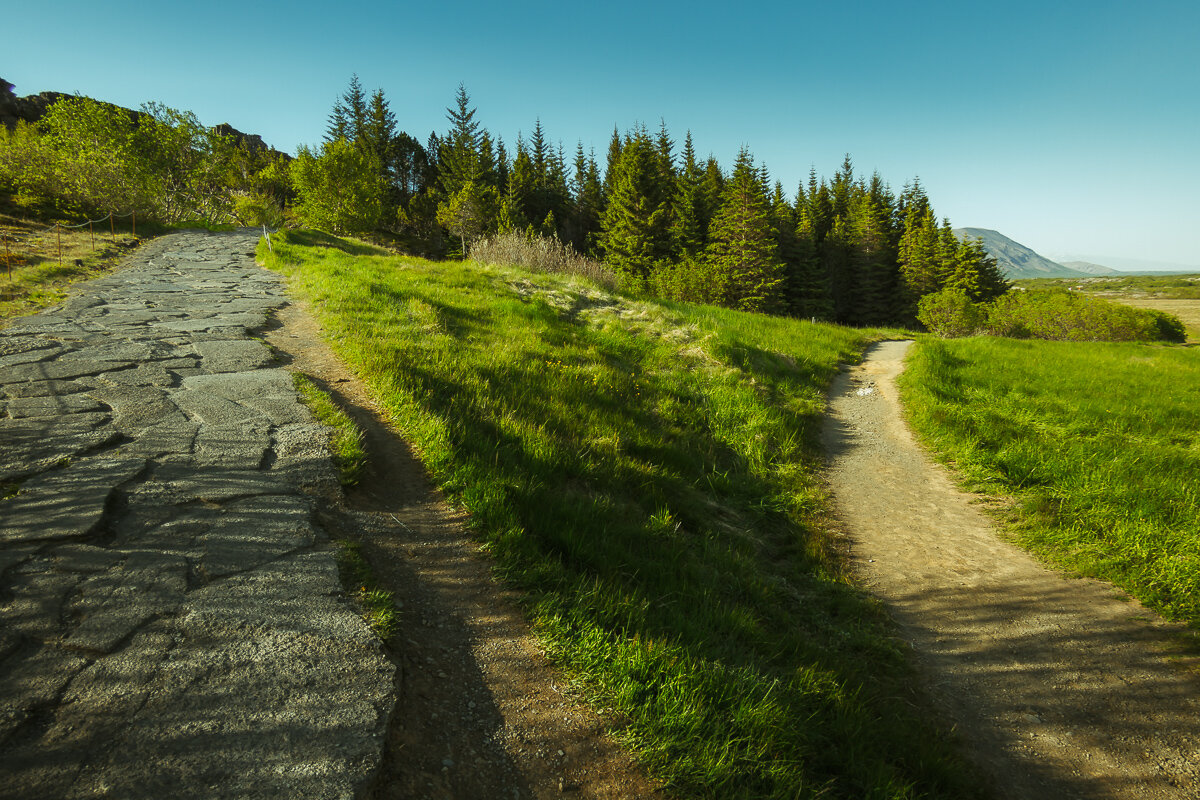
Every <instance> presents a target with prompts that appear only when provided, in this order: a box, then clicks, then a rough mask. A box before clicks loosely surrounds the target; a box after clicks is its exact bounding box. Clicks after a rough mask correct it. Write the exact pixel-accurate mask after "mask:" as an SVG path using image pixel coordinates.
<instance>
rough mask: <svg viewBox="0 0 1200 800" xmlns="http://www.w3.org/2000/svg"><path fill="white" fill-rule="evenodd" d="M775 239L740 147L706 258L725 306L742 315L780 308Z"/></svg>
mask: <svg viewBox="0 0 1200 800" xmlns="http://www.w3.org/2000/svg"><path fill="white" fill-rule="evenodd" d="M777 235H778V232H777V231H776V230H775V228H774V227H773V226H772V224H771V218H770V212H769V210H768V206H767V198H766V195H765V193H764V191H763V187H762V184H761V183H760V182H759V180H758V175H757V173H756V171H755V169H754V162H753V161H752V160H751V158H750V153H749V151H748V150H746V149H743V150H742V151H741V152H740V153H739V154H738V159H737V164H736V165H735V166H734V169H733V176H732V177H731V178H730V180H729V182H728V183H727V184H726V186H725V194H724V197H723V198H722V201H721V207H720V209H719V210H718V211H717V214H716V216H714V217H713V220H712V225H711V227H710V229H709V245H708V252H707V258H708V260H709V262H710V263H711V265H712V268H713V271H714V272H716V273H717V274H719V275H721V276H722V278H721V284H722V287H723V290H724V297H723V298H722V300H723V301H724V303H723V304H725V305H728V306H730V307H732V308H738V309H742V310H745V311H773V310H778V309H780V308H781V307H782V303H781V302H780V298H779V295H780V293H781V291H780V287H781V285H782V284H783V281H784V267H783V263H782V262H781V261H780V260H779V256H778V253H777V247H776V237H777Z"/></svg>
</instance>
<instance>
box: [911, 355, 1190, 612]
mask: <svg viewBox="0 0 1200 800" xmlns="http://www.w3.org/2000/svg"><path fill="white" fill-rule="evenodd" d="M901 389H902V393H903V398H904V402H905V406H906V408H908V409H909V413H910V420H911V422H912V424H913V427H914V428H915V429H916V430H917V431H918V432H919V433H920V434H921V435H922V437H923V438H924V439H925V441H927V442H929V443H930V444H931V446H932V447H933V448H934V450H935V451H936V452H938V453H939V454H940V455H941V457H942V458H944V459H946V460H947V461H951V462H953V463H954V464H955V467H956V469H957V470H958V471H959V473H960V475H961V476H962V477H963V479H964V480H965V481H966V482H967V483H968V485H969V486H971V487H972V488H975V489H977V490H981V491H984V492H987V493H989V494H997V495H1008V496H1012V497H1013V498H1015V500H1016V503H1015V504H1013V505H1012V509H1013V510H1012V513H1011V517H1010V518H1009V520H1008V521H1009V523H1010V526H1011V529H1012V531H1013V532H1014V534H1015V535H1016V536H1017V537H1018V538H1019V539H1020V541H1021V542H1022V543H1024V544H1025V545H1027V546H1029V547H1031V548H1032V549H1034V550H1035V551H1037V552H1038V553H1040V554H1041V555H1042V556H1044V557H1045V558H1047V559H1049V560H1051V561H1053V562H1055V563H1057V564H1061V565H1063V566H1066V567H1068V568H1071V569H1075V570H1078V571H1080V572H1082V573H1084V574H1086V575H1091V576H1094V577H1098V578H1102V579H1105V580H1109V581H1112V582H1114V583H1116V584H1118V585H1119V586H1121V587H1123V588H1124V589H1126V590H1128V591H1129V592H1130V593H1131V594H1133V595H1134V596H1135V597H1137V598H1138V599H1140V600H1141V601H1143V602H1144V603H1146V604H1147V605H1149V606H1151V607H1152V608H1155V609H1156V610H1159V611H1161V612H1163V613H1165V614H1167V615H1168V616H1171V617H1174V618H1176V619H1180V620H1184V621H1186V622H1187V623H1188V624H1190V625H1191V626H1192V627H1193V628H1200V551H1198V550H1197V547H1196V532H1197V531H1200V491H1198V490H1197V484H1196V475H1198V474H1200V437H1198V435H1197V431H1200V399H1198V398H1200V361H1197V359H1196V358H1195V356H1194V354H1193V353H1192V352H1191V351H1190V350H1188V349H1186V348H1165V347H1157V346H1150V345H1143V344H1128V343H1126V344H1104V343H1076V342H1070V343H1067V342H1035V341H1024V342H1022V341H1013V340H1011V339H993V338H986V337H976V338H972V339H960V340H954V341H946V342H941V341H936V340H929V341H924V342H920V343H918V345H917V346H916V349H915V351H914V352H913V354H912V355H911V356H910V358H909V361H908V368H907V370H906V371H905V373H904V375H902V377H901Z"/></svg>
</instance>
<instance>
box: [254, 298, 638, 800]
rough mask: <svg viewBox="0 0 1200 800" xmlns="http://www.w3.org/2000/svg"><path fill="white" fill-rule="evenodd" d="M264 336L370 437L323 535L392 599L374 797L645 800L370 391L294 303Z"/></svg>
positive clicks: (624, 759) (631, 770) (622, 755)
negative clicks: (388, 707) (364, 566)
mask: <svg viewBox="0 0 1200 800" xmlns="http://www.w3.org/2000/svg"><path fill="white" fill-rule="evenodd" d="M266 338H267V340H268V342H270V344H271V345H272V346H273V347H275V348H277V350H278V351H279V352H280V353H281V355H282V358H283V360H284V361H285V363H286V364H287V365H288V368H289V369H298V370H300V371H303V372H305V373H306V374H308V375H310V376H312V377H313V378H314V379H315V382H316V383H317V384H318V385H319V386H321V387H322V388H323V389H325V390H327V391H329V392H330V394H332V395H333V396H334V398H335V399H336V400H337V401H338V402H339V404H340V405H341V406H342V407H343V408H345V409H346V410H347V412H348V413H350V414H351V416H352V417H354V419H355V421H356V422H357V423H358V424H359V426H360V427H361V428H362V429H363V430H364V432H365V434H366V444H367V450H368V453H369V457H370V462H369V464H368V468H367V470H366V474H365V475H364V476H363V478H362V480H361V482H360V484H359V486H358V487H356V489H355V490H352V491H351V492H349V493H348V502H347V507H346V508H344V509H340V510H339V509H335V510H332V511H331V512H330V513H329V518H328V519H325V520H323V524H324V526H325V527H326V528H331V529H340V530H341V532H342V535H344V536H346V537H350V538H356V539H360V540H361V543H362V552H363V555H364V556H365V557H366V558H367V560H368V561H369V562H370V564H371V566H372V568H373V570H374V571H375V573H376V577H377V579H378V581H379V583H380V584H381V585H382V586H383V587H384V588H386V589H388V590H389V591H391V592H392V593H393V595H394V596H395V597H396V599H397V600H398V601H399V603H398V605H399V606H400V613H401V622H400V625H399V632H398V633H397V634H396V635H395V636H394V637H393V638H392V640H391V641H390V642H389V645H390V650H391V651H392V652H393V654H394V655H395V657H396V659H397V661H398V663H399V676H398V681H397V687H396V693H397V697H398V703H397V706H396V711H395V713H394V714H393V717H392V727H391V730H390V732H389V742H388V747H387V752H386V754H385V757H384V768H383V771H382V774H381V775H380V778H379V780H378V781H377V784H376V787H375V791H374V793H373V795H372V796H373V797H374V798H376V800H384V799H385V798H387V799H390V798H418V797H419V798H463V800H468V799H470V800H475V799H476V798H497V800H501V799H503V800H521V798H531V797H533V798H543V799H544V798H560V797H570V798H581V799H582V798H597V799H600V798H612V799H613V800H617V798H642V797H651V796H653V795H655V786H654V784H653V782H652V781H651V780H650V779H649V778H648V777H647V776H646V774H645V771H644V770H643V769H642V768H641V767H640V766H639V765H638V764H637V763H636V762H635V761H634V760H633V758H632V757H631V756H629V755H628V754H627V753H626V752H624V751H623V750H621V749H620V748H619V747H618V746H617V745H616V744H615V743H614V742H613V741H612V740H611V739H610V738H609V737H608V736H607V733H606V731H607V730H609V729H610V728H612V727H613V725H614V723H615V722H617V721H615V720H610V719H604V718H602V717H601V716H600V715H598V714H596V713H595V712H594V711H592V710H591V709H590V708H588V707H587V706H586V705H585V704H584V703H583V702H581V701H580V699H579V698H578V697H575V696H573V695H572V692H571V691H570V689H569V686H568V684H567V682H566V681H565V679H564V678H563V676H562V675H561V674H560V673H559V672H558V671H557V670H556V669H555V668H554V667H553V665H551V664H550V662H549V661H548V660H547V659H546V658H545V656H544V655H543V654H542V651H541V649H540V648H539V646H538V645H537V642H536V640H535V639H534V637H533V635H532V634H531V633H530V630H529V626H528V625H527V624H526V622H525V619H524V616H523V614H522V613H521V611H520V608H519V607H518V605H517V601H516V598H515V597H514V596H513V595H512V594H511V593H507V592H505V591H504V590H503V589H502V588H501V587H500V586H499V585H498V584H497V583H496V582H495V581H494V580H493V579H492V577H491V572H490V562H489V561H488V560H487V559H486V558H485V557H484V556H483V555H481V554H480V552H479V546H478V544H477V543H476V542H475V541H474V540H473V539H472V538H471V537H470V536H469V535H468V533H467V530H466V525H465V522H466V520H465V519H464V518H463V516H462V515H461V514H458V513H456V512H455V511H454V510H453V509H451V508H450V507H449V506H448V505H447V504H446V502H445V500H444V499H443V498H442V496H441V494H440V493H439V492H437V491H436V490H435V489H433V488H432V487H431V486H430V483H429V480H428V478H427V477H426V475H425V470H424V468H423V467H422V466H421V464H420V462H419V461H417V459H416V458H415V457H414V456H413V454H412V452H411V451H410V450H409V448H408V446H407V445H406V444H405V443H404V441H403V440H402V439H400V438H399V436H397V435H396V434H395V433H394V432H393V431H392V430H391V429H390V428H389V426H388V425H387V423H386V421H385V420H384V418H383V415H382V414H381V413H380V411H379V409H378V408H377V407H376V406H375V405H374V403H373V401H372V400H371V398H370V396H369V394H368V393H367V391H366V388H365V387H364V386H363V385H362V384H361V382H359V381H358V379H357V378H356V377H355V376H354V375H353V374H352V373H351V372H350V371H349V370H348V369H347V368H346V366H345V365H344V364H343V363H342V362H341V361H340V360H339V359H338V358H337V357H336V356H335V355H334V353H333V352H332V351H331V350H330V349H329V347H328V345H327V344H326V343H325V342H324V340H323V339H322V338H321V335H320V330H319V328H318V327H317V325H316V323H315V321H314V320H313V318H312V317H311V316H310V315H309V314H307V313H306V312H304V311H303V310H302V309H301V308H300V307H299V306H297V305H294V304H293V305H289V306H287V307H285V308H283V309H281V310H280V311H279V313H278V314H277V315H276V324H275V326H274V328H273V329H271V330H269V331H268V332H267V334H266Z"/></svg>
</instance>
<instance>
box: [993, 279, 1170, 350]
mask: <svg viewBox="0 0 1200 800" xmlns="http://www.w3.org/2000/svg"><path fill="white" fill-rule="evenodd" d="M984 331H985V332H986V333H989V334H992V335H993V336H1008V337H1011V338H1017V339H1023V338H1034V339H1051V340H1058V341H1069V342H1181V341H1184V340H1185V339H1186V334H1185V332H1184V328H1183V323H1182V322H1180V320H1179V319H1178V318H1177V317H1174V316H1172V315H1170V314H1165V313H1163V312H1161V311H1150V310H1147V309H1140V308H1131V307H1129V306H1123V305H1119V304H1117V303H1110V302H1108V301H1107V300H1101V299H1099V298H1096V297H1087V296H1085V295H1081V294H1076V293H1074V292H1068V291H1065V290H1062V289H1050V290H1046V291H1033V292H1009V293H1008V294H1006V295H1004V296H1003V297H1000V298H997V300H996V301H995V302H994V303H993V304H992V305H991V307H990V308H989V310H988V317H987V322H986V324H985V326H984Z"/></svg>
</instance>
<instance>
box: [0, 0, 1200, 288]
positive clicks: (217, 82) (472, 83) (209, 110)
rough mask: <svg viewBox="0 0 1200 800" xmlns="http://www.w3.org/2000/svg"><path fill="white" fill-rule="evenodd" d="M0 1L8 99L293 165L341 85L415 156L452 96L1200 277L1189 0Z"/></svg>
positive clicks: (511, 114) (573, 130) (500, 126)
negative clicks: (42, 97) (757, 164)
mask: <svg viewBox="0 0 1200 800" xmlns="http://www.w3.org/2000/svg"><path fill="white" fill-rule="evenodd" d="M5 6H6V7H5V8H4V10H3V11H2V12H0V35H2V36H3V39H4V42H5V44H4V50H3V53H2V55H0V77H3V78H5V79H7V80H8V81H9V82H11V83H13V84H16V89H15V91H16V92H17V94H19V95H25V94H34V93H37V92H40V91H44V90H56V91H65V92H80V93H82V94H85V95H89V96H92V97H96V98H98V99H102V100H107V101H110V102H114V103H118V104H121V105H127V106H132V107H136V106H138V105H140V104H141V103H143V102H145V101H149V100H155V101H159V102H163V103H166V104H167V105H170V106H174V107H176V108H180V109H187V110H191V111H194V112H196V114H197V115H198V116H199V117H200V119H201V121H203V122H204V123H205V124H210V125H212V124H217V123H220V122H229V123H230V124H232V125H233V126H234V127H236V128H238V129H239V130H242V131H245V132H248V133H258V134H260V135H262V136H263V138H264V139H266V141H267V142H268V143H270V144H272V145H274V146H275V147H278V148H279V149H281V150H288V151H294V150H295V148H296V147H297V146H298V145H299V144H316V143H318V142H319V141H320V139H321V136H322V133H323V131H324V126H325V119H326V116H327V114H328V113H329V109H330V107H331V106H332V104H333V102H334V101H335V100H336V99H337V97H338V96H339V94H340V93H341V92H342V91H344V90H345V88H346V85H347V83H348V82H349V80H350V76H351V74H352V73H357V74H358V75H359V78H360V80H361V81H362V84H363V86H364V88H365V89H367V90H368V91H372V90H374V89H376V88H382V89H383V90H384V92H385V93H386V95H387V97H388V99H389V101H390V103H391V106H392V109H393V111H394V112H395V114H396V116H397V119H398V122H399V127H400V128H401V129H403V130H406V131H408V132H409V133H411V134H413V135H414V136H416V137H417V138H418V139H420V140H421V141H424V140H425V138H426V137H427V136H428V134H429V133H430V131H433V130H438V131H442V130H445V128H446V120H445V108H446V106H448V105H450V104H451V103H452V102H453V97H454V92H455V89H456V87H457V86H458V84H459V83H460V82H462V83H464V84H465V85H466V87H467V90H468V92H469V93H470V95H471V98H472V100H473V102H474V104H475V105H476V107H477V108H478V115H477V118H478V119H480V120H481V121H482V122H483V124H484V125H485V126H486V127H487V128H488V129H489V130H490V131H492V133H493V134H495V135H499V136H501V137H502V138H503V139H504V140H505V141H506V142H508V143H510V144H511V143H512V142H513V141H514V140H515V138H516V135H517V132H518V131H524V132H526V133H528V131H529V130H530V129H531V128H532V127H533V124H534V121H535V119H537V118H539V117H540V118H541V120H542V124H543V126H544V128H545V129H546V131H547V133H548V134H549V136H550V137H551V139H552V140H554V141H558V140H561V141H562V143H563V145H564V146H565V148H566V149H567V151H568V153H569V154H570V153H573V152H574V149H575V143H576V141H577V140H582V141H583V143H584V146H585V148H587V147H595V149H596V152H597V154H598V156H600V157H601V158H602V157H603V154H604V151H605V148H606V146H607V143H608V139H609V137H610V135H611V133H612V130H613V126H614V125H616V126H617V127H618V128H620V129H621V130H622V131H624V130H626V129H627V128H629V127H630V126H632V125H634V124H636V123H638V122H644V123H646V124H647V125H648V126H649V127H651V128H654V129H656V128H657V127H658V125H659V120H660V118H662V119H665V120H666V122H667V125H668V127H669V129H670V130H671V132H672V133H673V134H674V135H675V137H676V139H677V140H679V141H682V139H683V136H684V133H685V132H686V131H687V130H689V129H690V130H691V131H692V135H693V138H694V140H695V143H696V147H697V150H698V151H699V152H700V154H701V155H702V156H703V155H707V154H709V153H711V154H713V155H715V156H716V157H717V158H718V159H719V160H720V161H721V163H722V164H723V165H725V166H726V167H729V166H731V165H732V162H733V159H734V157H735V156H736V154H737V151H738V149H739V147H741V146H742V145H747V146H748V147H749V148H750V150H751V151H752V152H753V154H754V156H755V157H756V158H757V159H758V160H759V161H763V162H766V164H767V166H768V167H769V169H770V170H771V174H772V175H773V176H774V177H775V178H777V179H779V180H782V181H783V184H784V186H785V187H786V188H787V189H788V191H789V192H791V191H794V188H795V186H796V184H797V183H798V182H799V181H800V180H802V179H803V178H805V177H806V176H807V175H808V171H809V168H810V166H812V167H815V168H816V169H817V172H818V174H821V175H825V176H829V175H831V174H832V173H833V172H834V171H835V170H836V169H837V168H838V166H839V165H840V163H841V160H842V156H843V155H844V154H845V153H847V152H848V153H850V154H851V156H852V157H853V159H854V163H855V165H856V166H857V167H858V169H859V171H860V172H863V173H866V174H868V175H869V174H870V173H871V172H872V171H873V170H878V171H879V172H880V174H881V175H882V176H883V177H884V179H885V180H887V181H888V182H889V183H890V184H891V185H892V187H893V188H894V189H896V190H899V189H900V188H901V187H902V186H903V185H904V184H905V183H907V182H909V181H910V180H911V179H912V178H913V177H914V176H919V177H920V179H921V182H922V183H923V184H924V185H925V186H926V188H927V190H928V191H929V194H930V196H931V198H932V200H933V203H934V206H935V208H936V210H937V212H938V213H939V215H942V216H948V217H950V220H951V222H952V223H953V224H954V225H956V226H960V227H980V228H994V229H996V230H998V231H1000V232H1001V233H1004V234H1005V235H1007V236H1009V237H1011V238H1013V239H1016V240H1017V241H1019V242H1021V243H1023V244H1026V245H1028V246H1030V247H1032V248H1034V249H1035V250H1037V251H1038V252H1041V253H1042V254H1044V255H1047V256H1050V257H1062V256H1065V255H1072V256H1086V257H1090V258H1092V259H1094V260H1099V261H1100V263H1104V259H1106V258H1108V259H1144V260H1152V261H1160V262H1172V263H1178V264H1185V265H1197V266H1200V151H1198V146H1200V3H1197V2H1196V0H1139V2H1136V3H1135V2H1132V0H1126V1H1123V2H1113V1H1112V0H1087V1H1086V2H1083V1H1080V0H1037V1H1036V2H1029V1H1028V0H1009V2H1003V3H986V4H984V3H975V2H970V0H956V1H955V2H941V1H938V2H926V1H923V0H912V2H895V0H890V1H889V2H874V1H873V0H872V1H871V2H852V1H850V0H846V1H844V2H838V3H834V2H827V3H820V4H816V3H808V2H797V1H796V0H791V1H790V2H753V1H752V2H747V3H731V2H723V3H711V4H709V3H704V2H678V1H677V0H672V1H671V2H659V3H655V2H645V1H644V0H643V1H642V2H627V0H618V1H617V2H610V3H606V4H582V3H580V4H570V3H566V4H564V3H561V2H555V3H549V2H520V1H518V2H508V3H498V2H474V1H473V0H472V1H470V2H466V1H464V2H454V1H453V0H448V1H447V2H441V3H439V2H431V0H424V1H423V2H420V3H413V2H373V3H341V4H338V3H315V2H310V0H297V1H296V2H292V3H287V4H279V3H271V2H258V3H247V2H243V0H236V2H234V1H231V0H218V1H217V2H208V3H202V4H193V3H155V4H153V6H157V7H158V8H157V9H156V10H153V11H151V10H149V9H145V10H143V9H141V8H139V7H137V6H136V5H125V6H120V5H118V6H113V5H105V4H96V3H92V2H88V3H83V2H78V0H60V2H56V3H53V4H41V3H33V2H20V0H7V2H6V3H5Z"/></svg>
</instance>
